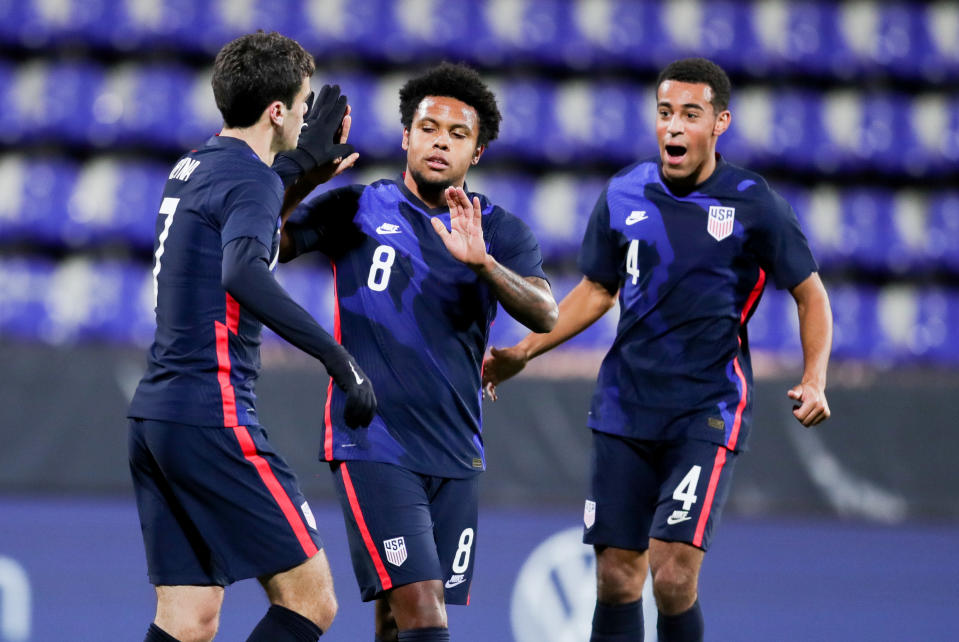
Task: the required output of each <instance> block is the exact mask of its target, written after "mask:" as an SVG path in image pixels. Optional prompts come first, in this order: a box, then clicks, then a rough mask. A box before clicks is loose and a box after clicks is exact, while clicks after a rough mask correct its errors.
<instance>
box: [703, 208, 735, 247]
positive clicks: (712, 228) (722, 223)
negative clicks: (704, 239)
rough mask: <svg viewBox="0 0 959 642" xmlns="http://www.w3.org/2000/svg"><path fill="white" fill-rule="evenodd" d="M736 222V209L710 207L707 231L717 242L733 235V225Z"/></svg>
mask: <svg viewBox="0 0 959 642" xmlns="http://www.w3.org/2000/svg"><path fill="white" fill-rule="evenodd" d="M735 220H736V208H735V207H722V206H720V205H710V206H709V219H708V220H707V222H706V231H707V232H709V235H710V236H711V237H713V238H714V239H716V240H717V241H722V240H723V239H724V238H726V237H727V236H729V235H730V234H732V233H733V223H734V222H735Z"/></svg>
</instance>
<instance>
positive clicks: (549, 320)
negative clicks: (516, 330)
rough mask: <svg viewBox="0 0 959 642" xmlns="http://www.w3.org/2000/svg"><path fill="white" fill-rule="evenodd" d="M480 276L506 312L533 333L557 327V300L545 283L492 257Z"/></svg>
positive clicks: (481, 270) (478, 270)
mask: <svg viewBox="0 0 959 642" xmlns="http://www.w3.org/2000/svg"><path fill="white" fill-rule="evenodd" d="M476 273H477V274H479V275H480V278H482V279H483V280H484V281H486V282H487V283H488V284H489V286H490V289H491V290H492V291H493V294H494V295H495V296H496V298H497V300H499V302H500V304H501V305H502V306H503V309H504V310H506V311H507V312H508V313H509V315H510V316H511V317H513V318H514V319H516V320H517V321H519V322H520V323H522V324H523V325H525V326H526V327H527V328H529V329H530V330H532V331H533V332H549V331H550V330H551V329H552V328H553V326H555V325H556V318H557V315H558V309H557V306H556V300H555V299H554V298H553V293H552V292H551V291H550V289H549V285H548V284H547V283H546V282H545V281H543V280H542V279H534V281H535V283H534V282H531V281H528V280H526V279H524V278H523V277H521V276H520V275H518V274H517V273H516V272H513V271H512V270H510V269H508V268H505V267H503V266H502V265H500V264H499V262H497V261H496V259H494V258H493V257H492V256H489V255H487V260H486V261H485V263H484V264H483V265H482V266H480V267H479V268H476Z"/></svg>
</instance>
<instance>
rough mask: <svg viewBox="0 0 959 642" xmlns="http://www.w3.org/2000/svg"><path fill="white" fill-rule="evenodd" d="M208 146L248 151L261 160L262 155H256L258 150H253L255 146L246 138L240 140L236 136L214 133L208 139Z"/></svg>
mask: <svg viewBox="0 0 959 642" xmlns="http://www.w3.org/2000/svg"><path fill="white" fill-rule="evenodd" d="M206 146H207V147H218V148H220V149H234V150H239V151H241V152H242V151H246V152H247V153H249V154H250V155H251V156H252V157H253V158H255V159H256V160H260V157H259V156H257V155H256V152H254V151H253V148H252V147H250V146H249V145H248V144H247V143H246V141H245V140H240V139H239V138H234V137H232V136H220V135H219V134H214V135H213V136H210V137H209V138H208V139H207V141H206ZM261 162H262V161H261Z"/></svg>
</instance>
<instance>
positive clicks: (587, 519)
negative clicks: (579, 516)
mask: <svg viewBox="0 0 959 642" xmlns="http://www.w3.org/2000/svg"><path fill="white" fill-rule="evenodd" d="M583 523H584V524H586V528H592V527H593V524H595V523H596V502H594V501H591V500H589V499H587V500H586V506H585V507H583Z"/></svg>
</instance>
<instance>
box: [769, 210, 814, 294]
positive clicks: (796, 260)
mask: <svg viewBox="0 0 959 642" xmlns="http://www.w3.org/2000/svg"><path fill="white" fill-rule="evenodd" d="M770 195H771V199H770V207H769V211H768V212H766V213H764V214H763V224H762V225H761V226H760V233H759V234H758V235H757V239H756V243H755V246H754V251H755V252H756V254H757V256H758V258H759V264H760V265H761V266H762V268H763V269H764V270H766V271H767V272H769V273H771V274H772V276H773V282H774V283H775V284H776V287H777V288H779V289H780V290H788V289H791V288H793V287H795V286H797V285H799V284H800V283H802V282H803V281H804V280H806V278H807V277H808V276H809V275H810V274H812V273H813V272H815V271H817V270H818V269H819V266H818V265H816V260H815V259H814V258H813V255H812V252H811V251H810V250H809V243H808V242H807V240H806V236H805V235H804V234H803V231H802V228H801V227H800V226H799V220H798V219H797V218H796V213H795V212H794V211H793V208H792V207H791V206H790V205H789V203H787V202H786V200H785V199H784V198H783V197H782V196H780V195H779V194H776V193H775V192H772V191H771V192H770Z"/></svg>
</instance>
